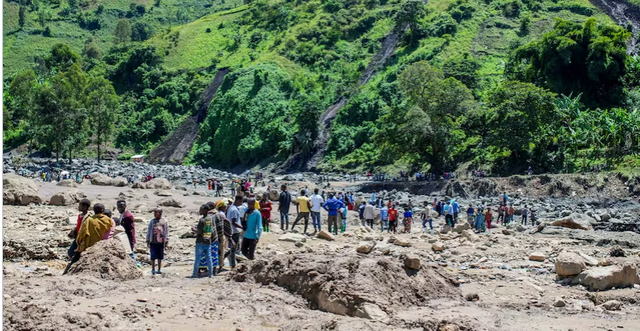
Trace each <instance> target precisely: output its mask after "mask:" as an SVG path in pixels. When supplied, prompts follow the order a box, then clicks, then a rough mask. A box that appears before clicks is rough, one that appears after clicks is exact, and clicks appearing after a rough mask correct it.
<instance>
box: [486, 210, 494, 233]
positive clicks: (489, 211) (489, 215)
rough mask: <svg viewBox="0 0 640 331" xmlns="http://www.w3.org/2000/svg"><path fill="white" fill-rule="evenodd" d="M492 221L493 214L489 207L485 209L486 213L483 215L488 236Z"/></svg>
mask: <svg viewBox="0 0 640 331" xmlns="http://www.w3.org/2000/svg"><path fill="white" fill-rule="evenodd" d="M492 220H493V214H491V207H487V213H486V214H485V215H484V221H485V223H486V224H487V229H489V234H491V221H492Z"/></svg>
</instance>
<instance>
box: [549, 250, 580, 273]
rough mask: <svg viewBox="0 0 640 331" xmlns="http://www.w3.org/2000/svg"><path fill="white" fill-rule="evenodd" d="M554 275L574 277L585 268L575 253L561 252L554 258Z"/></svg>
mask: <svg viewBox="0 0 640 331" xmlns="http://www.w3.org/2000/svg"><path fill="white" fill-rule="evenodd" d="M555 267H556V274H558V275H560V276H564V277H567V276H575V275H577V274H579V273H581V272H582V270H584V269H585V268H586V265H585V263H584V260H583V259H582V257H581V256H580V255H578V254H576V253H571V252H562V253H560V255H558V257H557V258H556V263H555Z"/></svg>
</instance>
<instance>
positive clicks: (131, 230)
mask: <svg viewBox="0 0 640 331" xmlns="http://www.w3.org/2000/svg"><path fill="white" fill-rule="evenodd" d="M116 208H117V209H118V212H119V213H120V217H119V218H118V219H117V220H116V225H122V227H123V228H124V232H125V233H126V234H127V238H129V244H130V245H131V251H134V247H135V245H136V226H135V222H134V220H133V214H131V212H130V211H129V210H128V209H127V202H126V201H124V200H118V202H116Z"/></svg>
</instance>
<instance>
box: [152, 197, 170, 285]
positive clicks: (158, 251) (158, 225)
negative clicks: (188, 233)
mask: <svg viewBox="0 0 640 331" xmlns="http://www.w3.org/2000/svg"><path fill="white" fill-rule="evenodd" d="M168 243H169V224H168V223H167V221H166V220H165V219H164V218H162V209H160V208H156V209H155V210H154V211H153V219H151V220H150V221H149V228H148V229H147V248H149V255H150V260H151V274H152V275H155V274H158V275H161V274H162V260H164V250H165V248H166V247H167V244H168ZM156 260H157V261H158V271H156Z"/></svg>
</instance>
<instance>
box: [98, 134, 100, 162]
mask: <svg viewBox="0 0 640 331" xmlns="http://www.w3.org/2000/svg"><path fill="white" fill-rule="evenodd" d="M97 143H98V163H100V135H98V141H97Z"/></svg>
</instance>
